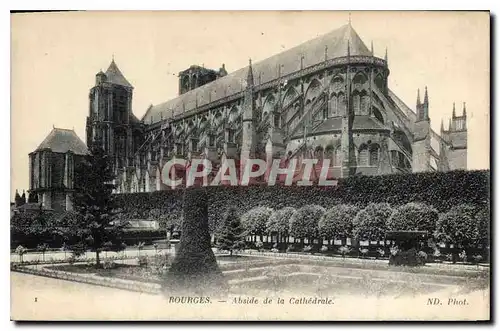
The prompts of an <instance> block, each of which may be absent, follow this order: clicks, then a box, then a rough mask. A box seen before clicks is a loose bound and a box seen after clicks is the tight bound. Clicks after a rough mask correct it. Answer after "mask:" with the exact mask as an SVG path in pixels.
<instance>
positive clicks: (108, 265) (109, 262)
mask: <svg viewBox="0 0 500 331" xmlns="http://www.w3.org/2000/svg"><path fill="white" fill-rule="evenodd" d="M102 267H103V268H104V269H114V268H116V263H115V261H113V259H105V260H104V263H103V265H102Z"/></svg>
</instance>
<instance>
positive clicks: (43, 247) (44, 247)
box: [36, 243, 49, 261]
mask: <svg viewBox="0 0 500 331" xmlns="http://www.w3.org/2000/svg"><path fill="white" fill-rule="evenodd" d="M36 249H37V251H40V252H42V260H43V261H45V252H46V251H47V250H48V249H49V245H47V244H46V243H43V244H39V245H38V246H37V247H36Z"/></svg>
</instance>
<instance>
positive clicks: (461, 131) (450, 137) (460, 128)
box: [441, 102, 467, 170]
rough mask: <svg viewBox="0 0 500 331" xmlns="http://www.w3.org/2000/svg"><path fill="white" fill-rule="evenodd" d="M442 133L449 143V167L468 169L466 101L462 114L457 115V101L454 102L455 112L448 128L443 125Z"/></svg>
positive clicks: (447, 155) (447, 154)
mask: <svg viewBox="0 0 500 331" xmlns="http://www.w3.org/2000/svg"><path fill="white" fill-rule="evenodd" d="M441 135H442V137H443V139H444V141H445V142H446V143H447V150H446V157H447V164H448V169H449V170H455V169H467V109H466V105H465V102H464V103H463V109H462V115H461V116H457V114H456V111H455V103H453V113H452V117H451V119H450V122H449V125H448V130H444V125H442V126H441Z"/></svg>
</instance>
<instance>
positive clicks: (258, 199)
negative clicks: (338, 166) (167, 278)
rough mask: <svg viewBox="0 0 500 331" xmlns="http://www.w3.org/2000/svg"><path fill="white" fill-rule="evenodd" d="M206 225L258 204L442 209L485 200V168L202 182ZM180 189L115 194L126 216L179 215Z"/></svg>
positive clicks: (213, 225) (487, 181) (487, 193)
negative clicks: (295, 182)
mask: <svg viewBox="0 0 500 331" xmlns="http://www.w3.org/2000/svg"><path fill="white" fill-rule="evenodd" d="M206 189H207V193H208V201H209V224H210V230H211V231H213V230H214V229H215V228H216V227H217V226H218V225H219V224H220V222H221V221H222V219H223V215H224V213H225V211H226V210H227V208H228V207H229V206H234V207H236V208H237V210H239V212H240V213H241V214H243V213H245V212H247V211H249V210H250V209H252V208H255V207H258V206H269V207H272V208H273V209H275V210H276V209H281V208H283V207H290V206H293V207H294V208H300V207H303V206H305V205H308V204H316V205H320V206H322V207H325V208H330V207H331V206H332V205H334V204H340V203H344V204H351V205H356V206H358V207H360V208H364V207H365V206H366V205H367V204H369V203H383V202H387V203H389V204H391V206H399V205H403V204H406V203H409V202H422V203H426V204H428V205H430V206H433V207H434V208H436V209H437V210H438V211H439V212H446V211H448V210H449V209H450V208H451V207H453V206H456V205H459V204H464V203H467V204H472V205H487V204H489V201H490V171H489V170H480V171H463V170H456V171H450V172H425V173H412V174H393V175H384V176H354V177H349V178H345V179H339V182H338V185H337V186H332V187H322V186H277V185H276V186H267V185H255V186H236V187H231V186H229V187H227V186H215V187H207V188H206ZM183 192H184V190H181V189H177V190H167V191H156V192H149V193H126V194H117V195H116V203H117V205H118V206H119V207H120V208H121V210H122V212H123V214H124V215H126V217H128V218H144V219H147V218H148V217H149V213H150V210H152V209H159V210H161V211H162V212H163V213H164V215H165V217H178V215H182V205H183V202H182V200H183V197H182V195H183Z"/></svg>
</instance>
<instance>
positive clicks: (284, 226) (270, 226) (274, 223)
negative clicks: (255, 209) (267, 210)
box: [266, 207, 297, 243]
mask: <svg viewBox="0 0 500 331" xmlns="http://www.w3.org/2000/svg"><path fill="white" fill-rule="evenodd" d="M296 212H297V210H296V209H295V208H293V207H285V208H282V209H279V210H275V211H274V212H273V213H272V214H271V217H269V219H268V220H267V224H266V228H267V231H268V232H269V233H277V234H278V243H280V242H281V241H282V240H283V238H284V239H285V241H287V240H288V234H289V233H290V219H291V218H292V216H293V215H294V214H295V213H296ZM280 238H281V240H280Z"/></svg>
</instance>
